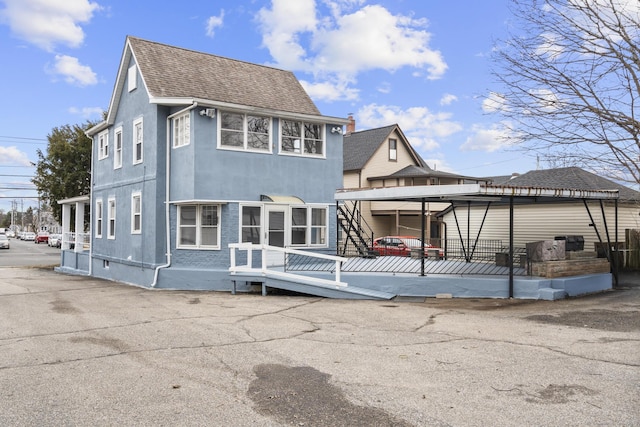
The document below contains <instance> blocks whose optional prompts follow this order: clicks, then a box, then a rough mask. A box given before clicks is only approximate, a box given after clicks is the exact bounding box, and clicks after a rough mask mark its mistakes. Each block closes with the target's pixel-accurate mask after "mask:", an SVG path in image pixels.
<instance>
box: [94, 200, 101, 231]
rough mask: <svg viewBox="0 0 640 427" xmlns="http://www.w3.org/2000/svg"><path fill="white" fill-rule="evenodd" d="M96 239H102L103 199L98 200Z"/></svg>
mask: <svg viewBox="0 0 640 427" xmlns="http://www.w3.org/2000/svg"><path fill="white" fill-rule="evenodd" d="M95 216H96V232H95V235H96V237H102V199H98V200H96V215H95Z"/></svg>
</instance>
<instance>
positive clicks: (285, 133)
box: [280, 120, 324, 156]
mask: <svg viewBox="0 0 640 427" xmlns="http://www.w3.org/2000/svg"><path fill="white" fill-rule="evenodd" d="M280 129H281V130H280V152H281V153H288V154H289V153H290V154H299V155H302V156H324V135H323V132H322V129H323V125H319V124H315V123H304V122H295V121H292V120H282V121H281V126H280Z"/></svg>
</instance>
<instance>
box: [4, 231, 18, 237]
mask: <svg viewBox="0 0 640 427" xmlns="http://www.w3.org/2000/svg"><path fill="white" fill-rule="evenodd" d="M4 234H6V235H7V237H16V233H15V232H14V231H13V230H7V231H6V232H5V233H4Z"/></svg>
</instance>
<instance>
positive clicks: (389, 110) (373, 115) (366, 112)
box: [356, 104, 462, 151]
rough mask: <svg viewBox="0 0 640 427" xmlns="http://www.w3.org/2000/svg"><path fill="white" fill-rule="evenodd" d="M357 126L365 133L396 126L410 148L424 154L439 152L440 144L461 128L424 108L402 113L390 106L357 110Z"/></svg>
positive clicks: (398, 108) (372, 105)
mask: <svg viewBox="0 0 640 427" xmlns="http://www.w3.org/2000/svg"><path fill="white" fill-rule="evenodd" d="M357 123H358V125H359V126H360V127H361V128H364V129H368V128H376V127H380V126H386V125H389V124H394V123H397V124H398V125H399V126H400V129H402V131H403V132H404V134H405V135H406V137H407V138H408V139H409V142H410V143H411V145H412V146H413V147H414V148H416V149H417V150H424V151H430V150H434V149H436V148H438V147H439V146H440V142H439V141H440V140H442V139H445V138H447V137H449V136H451V135H453V134H455V133H457V132H460V131H461V130H462V125H460V123H458V122H455V121H453V120H452V119H451V114H450V113H433V112H431V111H429V109H428V108H426V107H410V108H408V109H406V110H403V109H402V108H400V107H397V106H393V105H377V104H370V105H366V106H364V107H362V108H361V109H360V111H359V112H358V114H357ZM356 130H358V129H356Z"/></svg>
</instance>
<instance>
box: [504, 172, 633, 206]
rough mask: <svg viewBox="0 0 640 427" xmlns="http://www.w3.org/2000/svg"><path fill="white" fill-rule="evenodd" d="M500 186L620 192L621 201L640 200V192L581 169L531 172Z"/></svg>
mask: <svg viewBox="0 0 640 427" xmlns="http://www.w3.org/2000/svg"><path fill="white" fill-rule="evenodd" d="M499 185H503V186H506V187H542V188H558V189H568V190H619V194H620V199H621V200H640V193H639V192H637V191H635V190H632V189H631V188H629V187H625V186H624V185H621V184H617V183H615V182H613V181H610V180H608V179H606V178H603V177H601V176H598V175H596V174H593V173H591V172H587V171H586V170H584V169H581V168H579V167H567V168H557V169H542V170H535V171H529V172H527V173H525V174H522V175H520V176H518V177H515V178H513V179H510V180H508V181H507V182H504V183H500V184H499Z"/></svg>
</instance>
